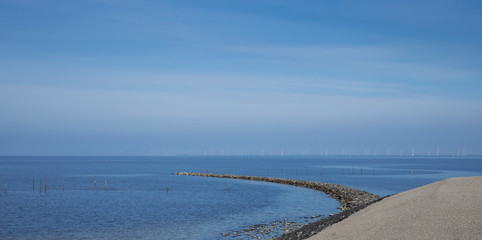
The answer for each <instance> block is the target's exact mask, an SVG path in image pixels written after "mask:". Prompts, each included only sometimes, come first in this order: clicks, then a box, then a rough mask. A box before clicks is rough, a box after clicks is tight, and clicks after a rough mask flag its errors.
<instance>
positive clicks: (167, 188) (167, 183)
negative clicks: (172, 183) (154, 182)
mask: <svg viewBox="0 0 482 240" xmlns="http://www.w3.org/2000/svg"><path fill="white" fill-rule="evenodd" d="M166 192H169V182H168V181H166Z"/></svg>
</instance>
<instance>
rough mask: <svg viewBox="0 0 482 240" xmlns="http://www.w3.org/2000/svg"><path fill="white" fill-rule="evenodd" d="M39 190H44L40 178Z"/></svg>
mask: <svg viewBox="0 0 482 240" xmlns="http://www.w3.org/2000/svg"><path fill="white" fill-rule="evenodd" d="M39 189H40V190H39V192H40V193H41V192H42V179H41V178H40V184H39Z"/></svg>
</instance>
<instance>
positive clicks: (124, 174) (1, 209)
mask: <svg viewBox="0 0 482 240" xmlns="http://www.w3.org/2000/svg"><path fill="white" fill-rule="evenodd" d="M174 172H209V173H226V174H238V175H252V176H269V177H279V178H290V179H302V180H313V181H321V182H329V183H337V184H342V185H347V186H350V187H354V188H358V189H362V190H365V191H368V192H371V193H374V194H378V195H380V196H386V195H390V194H396V193H399V192H402V191H406V190H409V189H412V188H416V187H419V186H422V185H425V184H429V183H432V182H435V181H438V180H441V179H444V178H447V177H465V176H480V175H482V159H481V158H480V157H463V158H449V157H438V158H436V157H407V158H395V157H371V158H368V157H322V156H309V157H306V156H304V157H286V156H284V157H281V156H270V157H259V156H249V157H220V156H214V157H205V156H203V157H189V156H182V157H6V156H5V157H0V176H1V177H2V178H3V177H5V178H6V191H1V192H0V214H1V218H0V226H1V228H0V238H1V239H217V238H219V237H221V233H222V232H232V231H237V230H239V229H242V228H245V227H247V226H249V225H253V224H258V223H261V222H268V221H273V220H279V219H292V220H297V219H303V218H305V217H309V216H313V215H324V216H326V215H328V214H330V213H337V212H339V211H340V210H338V209H337V207H339V206H340V204H339V203H338V202H337V201H335V200H333V199H332V198H330V197H329V196H327V195H326V194H324V193H321V192H318V191H314V190H310V189H304V188H299V187H293V186H286V185H280V184H275V183H265V182H254V181H245V180H234V179H219V178H205V177H193V176H177V175H172V173H174ZM40 181H42V185H40ZM45 182H47V191H45ZM2 190H3V189H2Z"/></svg>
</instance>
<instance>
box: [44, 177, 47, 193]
mask: <svg viewBox="0 0 482 240" xmlns="http://www.w3.org/2000/svg"><path fill="white" fill-rule="evenodd" d="M44 192H47V177H45V191H44Z"/></svg>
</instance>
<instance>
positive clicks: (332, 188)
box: [174, 172, 380, 211]
mask: <svg viewBox="0 0 482 240" xmlns="http://www.w3.org/2000/svg"><path fill="white" fill-rule="evenodd" d="M174 175H185V176H199V177H216V178H230V179H242V180H251V181H262V182H273V183H279V184H287V185H293V186H298V187H304V188H311V189H315V190H318V191H322V192H324V193H326V194H328V195H330V196H331V197H332V198H334V199H336V200H338V201H339V202H340V203H341V208H340V209H341V210H342V211H347V210H352V209H357V208H359V207H362V206H366V205H367V204H370V203H372V202H374V201H376V200H378V199H380V196H378V195H374V194H371V193H368V192H365V191H362V190H358V189H355V188H351V187H347V186H343V185H339V184H333V183H323V182H316V181H305V180H296V179H284V178H272V177H258V176H241V175H233V174H216V173H191V172H177V173H174Z"/></svg>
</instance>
